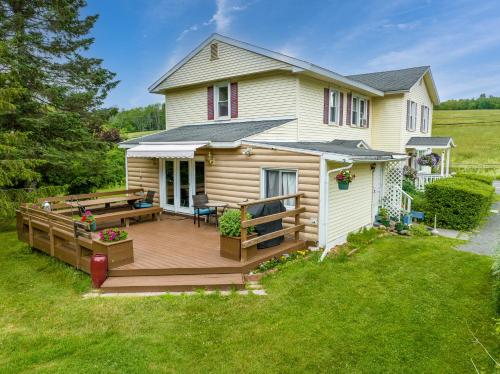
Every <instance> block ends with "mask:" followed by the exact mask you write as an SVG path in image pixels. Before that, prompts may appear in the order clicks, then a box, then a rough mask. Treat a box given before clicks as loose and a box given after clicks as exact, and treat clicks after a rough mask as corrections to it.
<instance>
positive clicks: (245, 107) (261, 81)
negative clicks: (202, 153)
mask: <svg viewBox="0 0 500 374" xmlns="http://www.w3.org/2000/svg"><path fill="white" fill-rule="evenodd" d="M237 82H238V118H234V119H232V120H233V121H243V120H250V119H262V118H275V117H285V116H296V106H297V95H296V90H295V85H296V78H295V77H294V76H293V75H291V74H274V75H264V76H254V77H247V78H245V79H241V80H238V81H237ZM165 108H166V118H167V129H172V128H175V127H179V126H183V125H191V124H205V123H208V122H216V121H208V119H207V116H208V115H207V86H198V87H190V88H184V89H178V90H174V91H169V92H167V93H166V95H165Z"/></svg>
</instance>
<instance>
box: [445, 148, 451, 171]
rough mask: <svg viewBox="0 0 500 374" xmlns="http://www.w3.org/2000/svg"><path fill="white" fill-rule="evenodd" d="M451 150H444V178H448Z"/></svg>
mask: <svg viewBox="0 0 500 374" xmlns="http://www.w3.org/2000/svg"><path fill="white" fill-rule="evenodd" d="M450 151H451V148H448V149H447V150H446V176H447V177H449V176H450V156H451V152H450Z"/></svg>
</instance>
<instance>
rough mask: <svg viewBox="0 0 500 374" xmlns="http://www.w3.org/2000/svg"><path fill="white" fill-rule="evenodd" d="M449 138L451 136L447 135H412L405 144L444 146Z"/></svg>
mask: <svg viewBox="0 0 500 374" xmlns="http://www.w3.org/2000/svg"><path fill="white" fill-rule="evenodd" d="M450 140H452V138H450V137H449V136H413V137H411V138H410V140H408V143H406V146H407V147H411V146H424V147H425V146H429V147H446V146H447V145H448V144H449V143H450Z"/></svg>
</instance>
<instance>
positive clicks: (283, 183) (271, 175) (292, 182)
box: [261, 169, 298, 209]
mask: <svg viewBox="0 0 500 374" xmlns="http://www.w3.org/2000/svg"><path fill="white" fill-rule="evenodd" d="M297 174H298V173H297V170H293V169H262V191H261V195H262V197H263V198H268V197H275V196H281V195H290V194H295V193H297V182H298V178H297ZM283 203H284V205H285V207H286V208H287V209H293V208H294V206H295V199H288V200H285V201H284V202H283Z"/></svg>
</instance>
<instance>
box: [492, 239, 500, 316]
mask: <svg viewBox="0 0 500 374" xmlns="http://www.w3.org/2000/svg"><path fill="white" fill-rule="evenodd" d="M491 274H492V276H493V300H494V302H495V308H496V311H497V314H500V247H498V248H497V249H496V251H495V253H494V254H493V266H492V268H491Z"/></svg>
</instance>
